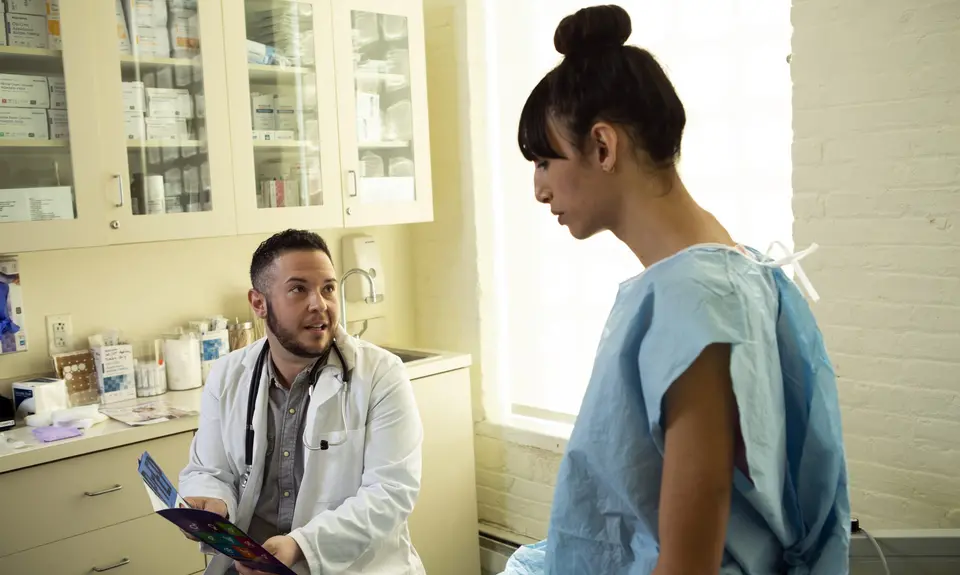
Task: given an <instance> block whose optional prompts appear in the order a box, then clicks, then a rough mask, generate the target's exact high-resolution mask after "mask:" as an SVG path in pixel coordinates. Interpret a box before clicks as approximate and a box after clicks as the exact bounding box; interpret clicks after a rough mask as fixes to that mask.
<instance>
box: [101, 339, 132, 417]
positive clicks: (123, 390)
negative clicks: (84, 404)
mask: <svg viewBox="0 0 960 575" xmlns="http://www.w3.org/2000/svg"><path fill="white" fill-rule="evenodd" d="M92 351H93V361H94V364H95V366H96V369H97V387H98V388H99V389H100V403H102V404H107V403H116V402H118V401H126V400H128V399H135V398H136V397H137V386H136V382H135V380H134V371H133V346H132V345H104V346H100V347H95V348H93V350H92Z"/></svg>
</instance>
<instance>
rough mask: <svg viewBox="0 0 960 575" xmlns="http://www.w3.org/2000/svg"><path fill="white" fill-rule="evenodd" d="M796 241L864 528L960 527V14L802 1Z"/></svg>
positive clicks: (839, 0)
mask: <svg viewBox="0 0 960 575" xmlns="http://www.w3.org/2000/svg"><path fill="white" fill-rule="evenodd" d="M792 18H793V25H794V38H793V60H792V64H791V66H792V72H793V81H794V102H793V105H794V122H793V125H794V139H795V143H794V150H793V157H794V175H793V188H794V215H795V218H796V220H795V223H794V235H795V239H796V242H797V246H798V247H804V246H806V245H807V244H809V243H810V242H817V243H819V244H820V245H821V246H823V249H822V251H821V252H819V253H817V254H816V255H815V256H813V257H812V258H811V260H810V263H809V264H805V266H804V267H805V269H807V270H808V271H809V273H810V276H811V279H812V280H813V282H814V285H816V286H817V288H818V289H819V290H820V292H821V294H822V295H823V300H822V302H821V303H820V304H818V305H817V306H815V311H816V314H817V317H818V320H819V321H820V323H821V325H822V329H823V332H824V336H825V338H826V340H827V345H828V348H829V350H830V353H831V356H832V358H833V360H834V363H835V364H836V369H837V373H838V376H839V383H840V395H841V403H842V408H843V416H844V435H845V438H846V442H847V452H848V459H849V469H850V476H851V477H850V480H851V497H852V504H853V508H854V510H855V512H857V513H859V515H860V516H861V518H862V519H863V520H865V521H870V522H872V523H877V524H880V525H883V526H884V527H960V473H958V470H960V74H958V73H957V70H960V2H956V1H955V0H954V1H936V0H887V1H884V2H868V1H866V0H856V1H850V0H797V1H795V2H794V8H793V17H792Z"/></svg>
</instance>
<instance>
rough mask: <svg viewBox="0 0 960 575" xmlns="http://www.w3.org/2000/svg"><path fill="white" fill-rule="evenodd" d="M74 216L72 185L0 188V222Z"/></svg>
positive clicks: (67, 218)
mask: <svg viewBox="0 0 960 575" xmlns="http://www.w3.org/2000/svg"><path fill="white" fill-rule="evenodd" d="M73 218H74V214H73V189H72V188H71V187H70V186H55V187H49V188H13V189H9V190H0V223H2V222H40V221H46V220H72V219H73Z"/></svg>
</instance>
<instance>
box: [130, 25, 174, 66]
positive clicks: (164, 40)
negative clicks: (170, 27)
mask: <svg viewBox="0 0 960 575" xmlns="http://www.w3.org/2000/svg"><path fill="white" fill-rule="evenodd" d="M136 39H137V52H138V53H139V54H140V55H141V56H147V57H152V58H169V57H170V35H169V34H168V33H167V28H166V26H164V27H162V28H144V27H143V26H140V27H139V28H137V34H136Z"/></svg>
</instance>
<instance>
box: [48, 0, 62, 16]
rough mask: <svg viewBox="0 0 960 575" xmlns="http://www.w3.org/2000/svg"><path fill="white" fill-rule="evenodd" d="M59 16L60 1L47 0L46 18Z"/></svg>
mask: <svg viewBox="0 0 960 575" xmlns="http://www.w3.org/2000/svg"><path fill="white" fill-rule="evenodd" d="M59 15H60V0H47V16H59Z"/></svg>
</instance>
